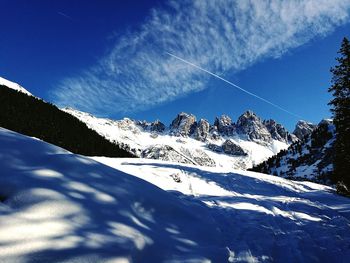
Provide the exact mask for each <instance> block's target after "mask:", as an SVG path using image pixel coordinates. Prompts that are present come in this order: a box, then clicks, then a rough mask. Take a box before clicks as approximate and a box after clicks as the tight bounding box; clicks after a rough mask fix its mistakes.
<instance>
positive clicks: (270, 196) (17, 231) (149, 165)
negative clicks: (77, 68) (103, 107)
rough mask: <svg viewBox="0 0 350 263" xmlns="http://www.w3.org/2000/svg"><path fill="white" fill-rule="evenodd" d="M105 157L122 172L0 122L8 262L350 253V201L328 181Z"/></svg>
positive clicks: (1, 219)
mask: <svg viewBox="0 0 350 263" xmlns="http://www.w3.org/2000/svg"><path fill="white" fill-rule="evenodd" d="M96 160H98V161H100V162H104V163H106V164H108V165H110V166H112V167H115V168H117V169H114V168H110V167H107V166H105V165H103V164H101V163H98V162H96V161H95V160H93V159H91V158H86V157H83V156H79V155H74V154H71V153H69V152H67V151H65V150H63V149H61V148H58V147H55V146H53V145H50V144H47V143H44V142H42V141H39V140H36V139H32V138H29V137H25V136H22V135H20V134H17V133H14V132H11V131H8V130H5V129H0V196H1V198H0V200H1V202H0V262H347V260H348V258H349V256H350V247H349V244H350V221H349V220H350V203H349V199H347V198H345V197H341V196H337V195H335V194H334V193H333V190H332V189H331V188H329V187H327V186H322V185H318V184H314V183H308V182H293V181H289V180H285V179H282V178H278V177H274V176H269V175H263V174H258V173H253V172H247V171H245V172H242V171H232V170H227V169H225V168H221V169H219V168H209V167H207V168H204V167H196V166H191V165H183V164H176V163H169V162H162V161H159V160H145V159H113V158H103V157H100V158H96ZM131 175H134V176H131ZM137 177H140V178H142V179H143V180H141V179H139V178H137ZM146 181H149V182H152V183H153V184H155V185H157V186H159V187H160V188H163V189H164V190H168V191H164V190H162V189H160V188H158V187H156V186H153V185H151V184H150V183H148V182H146Z"/></svg>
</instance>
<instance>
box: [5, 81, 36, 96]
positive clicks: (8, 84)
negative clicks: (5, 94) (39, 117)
mask: <svg viewBox="0 0 350 263" xmlns="http://www.w3.org/2000/svg"><path fill="white" fill-rule="evenodd" d="M0 85H5V86H6V87H8V88H10V89H14V90H17V91H20V92H23V93H25V94H27V95H30V96H33V95H32V94H31V93H30V92H29V91H28V90H26V89H25V88H23V87H22V86H21V85H19V84H17V83H15V82H12V81H9V80H7V79H4V78H2V77H0Z"/></svg>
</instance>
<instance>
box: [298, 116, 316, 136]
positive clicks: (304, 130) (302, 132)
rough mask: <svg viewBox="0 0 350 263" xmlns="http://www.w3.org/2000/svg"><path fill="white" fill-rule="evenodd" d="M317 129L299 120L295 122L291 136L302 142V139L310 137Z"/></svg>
mask: <svg viewBox="0 0 350 263" xmlns="http://www.w3.org/2000/svg"><path fill="white" fill-rule="evenodd" d="M316 127H317V125H314V124H312V123H309V122H306V121H303V120H300V121H298V122H297V124H296V126H295V129H294V131H293V134H294V135H295V136H296V137H297V138H298V139H299V140H302V139H303V138H304V137H306V136H308V135H310V134H311V133H312V131H313V130H314V129H315V128H316Z"/></svg>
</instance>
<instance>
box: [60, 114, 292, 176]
mask: <svg viewBox="0 0 350 263" xmlns="http://www.w3.org/2000/svg"><path fill="white" fill-rule="evenodd" d="M63 110H64V111H66V112H68V113H70V114H72V115H73V116H75V117H77V118H78V119H80V120H81V121H83V122H84V123H86V124H87V126H88V127H89V128H91V129H94V130H95V131H97V132H98V133H99V134H101V135H102V136H104V137H105V138H107V139H109V140H110V141H112V142H116V143H118V144H120V145H122V146H124V148H126V149H128V150H130V151H132V152H133V153H135V154H136V155H137V156H140V157H143V158H149V159H160V160H165V161H173V162H179V163H187V164H196V165H201V166H212V167H228V168H235V169H247V168H250V167H252V166H253V165H255V164H258V163H261V162H262V161H264V160H266V159H267V158H269V157H271V156H273V155H275V154H277V153H278V152H279V151H280V150H282V149H286V148H287V147H288V146H289V144H290V143H291V142H292V141H293V140H295V139H296V138H295V137H293V135H292V134H289V133H288V132H287V131H286V130H285V129H284V128H283V127H282V126H281V125H280V124H277V123H275V122H274V121H272V120H270V121H264V122H262V121H261V120H260V118H259V117H257V116H256V115H255V114H254V113H252V112H250V111H247V112H246V113H245V114H243V115H242V116H241V117H240V118H239V120H238V122H237V124H234V123H232V121H231V119H230V118H229V117H228V116H225V115H223V116H221V117H220V118H217V119H216V121H215V123H214V125H210V124H209V123H208V122H207V121H206V120H202V119H201V120H199V121H198V122H197V121H196V118H195V116H193V115H189V114H186V113H180V114H179V115H178V116H177V117H176V118H175V119H174V121H173V122H172V124H171V125H170V127H168V128H166V127H165V125H164V124H162V123H161V122H159V121H156V122H153V123H147V122H144V121H135V120H131V119H127V118H125V119H123V120H119V121H114V120H110V119H104V118H96V117H95V116H93V115H91V114H88V113H85V112H81V111H77V110H74V109H71V108H65V109H63Z"/></svg>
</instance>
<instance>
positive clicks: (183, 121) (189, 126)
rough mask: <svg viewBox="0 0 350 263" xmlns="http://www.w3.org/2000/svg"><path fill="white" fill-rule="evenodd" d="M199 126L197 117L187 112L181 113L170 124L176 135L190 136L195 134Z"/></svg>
mask: <svg viewBox="0 0 350 263" xmlns="http://www.w3.org/2000/svg"><path fill="white" fill-rule="evenodd" d="M196 126H197V123H196V117H195V116H194V115H192V114H187V113H185V112H181V113H179V114H178V115H177V116H176V118H175V119H174V120H173V121H172V123H171V125H170V129H171V132H172V133H173V134H174V135H181V136H189V135H191V134H193V132H194V130H195V128H196Z"/></svg>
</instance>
